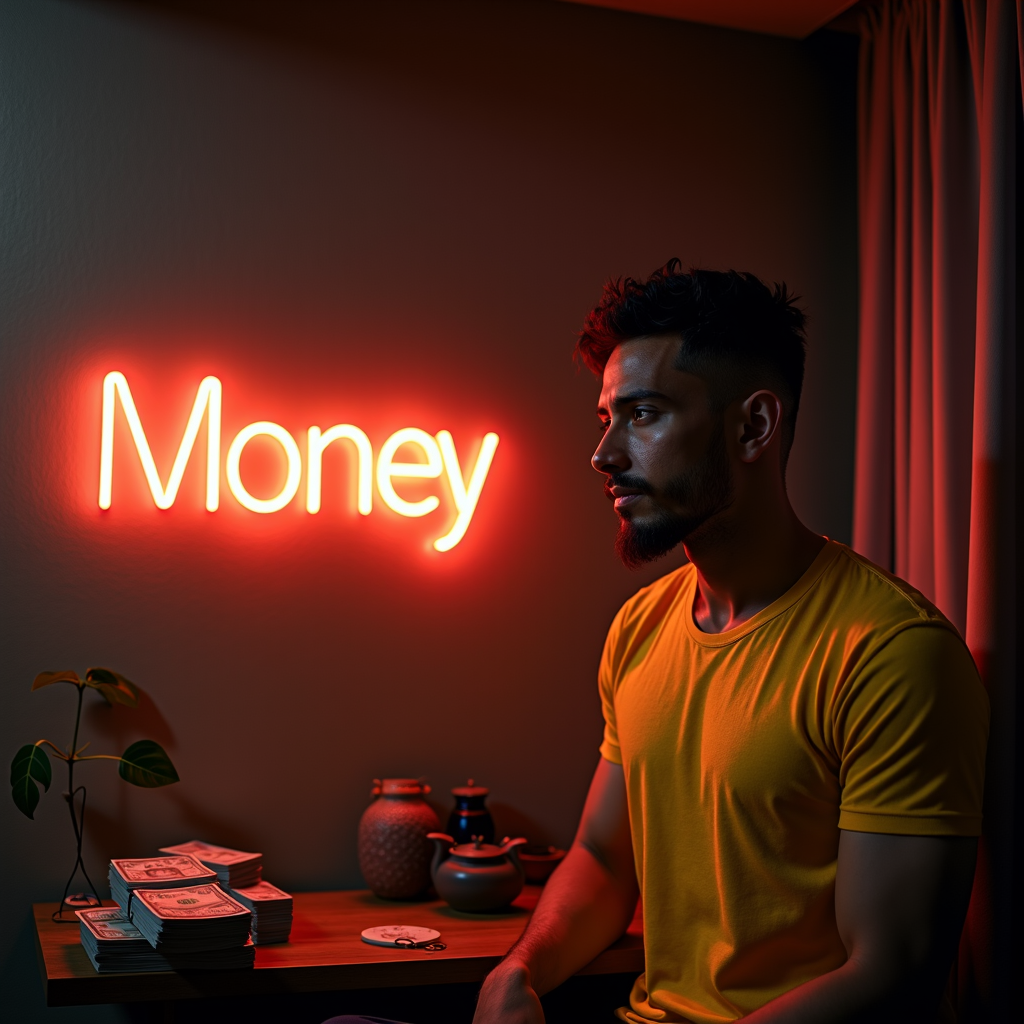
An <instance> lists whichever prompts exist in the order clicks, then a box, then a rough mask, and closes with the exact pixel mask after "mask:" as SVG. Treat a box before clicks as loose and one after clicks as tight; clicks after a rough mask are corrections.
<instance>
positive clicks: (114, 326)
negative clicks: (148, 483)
mask: <svg viewBox="0 0 1024 1024" xmlns="http://www.w3.org/2000/svg"><path fill="white" fill-rule="evenodd" d="M194 6H195V8H196V9H195V10H192V9H190V7H189V6H187V5H171V4H164V5H158V6H139V5H127V4H125V5H121V4H100V3H85V2H78V3H70V2H57V0H8V2H6V3H4V4H3V5H2V6H0V76H2V84H0V104H2V114H0V131H2V133H3V135H2V146H0V159H2V171H0V173H2V180H0V190H2V197H3V198H2V208H0V217H2V228H0V246H2V252H0V261H2V262H0V297H2V298H0V302H2V306H0V345H2V360H3V363H2V387H3V396H2V402H0V429H2V437H3V460H4V461H3V469H2V478H0V500H2V516H3V524H4V528H3V531H2V540H0V543H2V553H3V554H2V558H3V562H2V568H3V582H4V586H3V588H2V596H3V602H4V605H3V612H2V618H0V623H2V629H3V642H4V647H3V651H4V666H5V672H4V676H3V687H4V693H3V697H4V712H3V714H2V716H0V738H2V743H0V752H2V753H3V756H4V757H5V758H8V757H10V756H12V755H13V753H14V751H15V749H16V748H17V747H18V746H19V745H21V744H22V743H26V742H32V741H34V740H36V739H37V738H39V737H41V736H47V737H49V738H51V739H53V740H55V741H57V742H59V743H62V744H63V743H67V742H68V741H69V740H70V736H69V729H70V720H71V716H72V710H73V700H72V698H73V693H72V691H71V690H70V689H69V688H61V687H52V688H50V689H48V690H43V691H40V692H38V693H30V692H29V684H30V682H31V680H32V678H33V676H34V675H35V674H36V673H37V672H38V671H40V670H42V669H48V668H53V669H58V668H71V667H73V668H76V669H78V670H79V671H83V670H84V669H85V668H86V666H88V665H94V664H99V665H109V666H111V667H113V668H116V669H118V670H119V671H121V672H123V673H125V674H126V675H128V676H129V677H130V678H132V679H134V680H136V681H137V682H138V683H139V684H141V685H142V686H143V687H144V688H145V689H146V691H147V693H148V695H149V697H148V699H147V700H146V701H145V702H144V704H143V707H142V708H141V709H140V710H138V711H130V710H128V709H115V710H108V709H106V708H104V707H102V706H100V705H98V704H92V705H90V707H89V708H88V709H87V714H86V717H85V737H84V738H85V739H88V740H91V741H92V743H93V750H95V751H97V752H104V753H116V752H119V751H120V749H123V747H124V746H125V745H126V744H127V743H128V742H130V741H132V740H134V739H137V738H139V737H142V736H148V737H151V738H154V739H156V740H158V741H160V742H161V743H163V744H164V745H165V746H166V747H167V749H168V751H169V752H170V754H171V756H172V757H173V759H174V761H175V764H176V765H177V767H178V769H179V771H180V773H181V778H182V781H181V783H180V784H179V785H176V786H173V787H169V788H167V789H163V790H156V791H143V790H137V789H133V788H131V787H128V786H127V785H125V784H124V783H122V782H121V781H120V780H118V779H117V778H116V777H115V773H114V771H113V770H108V769H110V768H111V766H109V765H105V764H102V763H100V764H97V765H89V766H87V767H85V768H84V769H83V772H82V774H83V775H84V777H85V781H86V782H87V783H88V786H89V806H90V811H89V813H90V820H89V823H88V841H87V845H86V852H87V858H88V864H89V867H90V871H91V872H92V873H93V875H94V877H95V876H97V875H104V873H105V862H106V860H107V859H108V858H109V857H110V856H112V855H119V856H131V855H142V854H148V853H151V852H153V851H154V849H155V848H156V847H157V846H158V845H163V844H165V843H168V842H175V841H179V840H183V839H187V838H190V837H194V836H201V837H205V838H208V839H210V840H212V841H215V842H223V843H226V844H229V845H237V846H241V847H244V848H252V849H259V850H262V851H263V852H264V854H265V863H266V874H267V877H268V878H269V879H270V880H271V881H274V882H277V883H279V884H281V885H283V886H285V887H290V888H294V889H308V888H316V887H341V886H357V885H359V884H360V877H359V872H358V867H357V864H356V859H355V844H354V836H355V828H356V823H357V821H358V818H359V815H360V813H361V811H362V809H363V807H364V806H365V804H366V802H367V794H368V789H369V784H370V780H371V779H372V778H373V777H374V776H383V775H405V774H408V775H416V776H419V775H426V776H428V777H429V778H430V780H431V781H432V783H433V784H434V786H435V789H436V792H437V795H438V796H440V797H441V800H440V804H441V805H442V806H444V807H446V806H447V804H448V799H447V793H446V790H447V788H449V787H450V786H452V785H454V784H457V783H459V782H462V781H464V780H465V778H466V777H467V776H469V775H472V776H474V777H475V778H476V779H478V780H480V781H482V782H483V783H485V784H487V785H489V786H490V787H491V788H492V793H493V796H492V804H493V807H494V810H495V813H496V816H497V818H498V826H499V828H502V829H504V830H507V831H515V832H518V831H522V832H523V833H525V834H528V835H529V836H530V837H531V838H532V839H534V840H545V841H552V842H557V843H561V844H566V843H568V842H569V841H570V840H571V837H572V834H573V829H574V824H575V820H576V817H577V815H578V813H579V809H580V807H581V804H582V799H583V796H584V792H585V788H586V784H587V780H588V778H589V776H590V773H591V772H592V770H593V767H594V765H595V763H596V760H597V744H598V742H599V736H600V713H599V707H598V701H597V698H596V692H595V683H594V675H595V669H596V665H597V661H598V657H599V654H600V648H601V642H602V639H603V634H604V631H605V629H606V628H607V625H608V623H609V621H610V619H611V617H612V615H613V614H614V612H615V610H616V608H617V607H618V605H619V604H620V603H621V602H622V601H623V600H624V599H625V598H626V597H627V596H628V595H629V594H630V593H632V592H633V591H634V590H635V589H636V588H637V587H638V586H640V585H642V584H643V583H645V582H647V581H649V580H650V579H652V578H654V576H656V575H658V574H660V572H662V571H664V570H665V569H666V568H668V567H671V566H672V565H675V564H677V562H676V561H672V562H665V563H661V564H659V565H657V566H654V567H652V568H651V569H650V570H648V571H645V572H643V573H640V574H630V573H628V572H626V571H625V570H624V569H622V568H621V567H620V566H619V565H618V564H617V562H616V560H615V557H614V554H613V552H612V550H611V540H612V537H613V533H614V517H613V514H612V512H611V511H610V509H609V508H608V506H607V504H606V502H605V501H603V499H602V497H601V492H600V480H599V478H598V477H597V476H596V475H595V474H594V473H593V472H592V471H591V469H590V468H589V466H588V457H589V455H590V452H591V450H592V447H593V445H594V444H595V442H596V439H597V432H596V429H595V421H594V414H593V406H594V400H595V397H596V387H595V384H594V382H593V381H592V380H591V379H590V378H589V377H588V376H587V375H585V374H584V375H580V374H577V373H576V372H575V371H574V369H573V367H572V365H571V362H570V358H569V353H570V350H571V346H572V340H573V332H574V331H575V330H576V328H577V327H578V325H579V323H580V320H581V317H582V316H583V314H584V313H585V311H586V310H587V309H588V308H589V307H590V306H591V305H592V304H593V302H594V301H595V300H596V298H597V297H598V294H599V290H600V285H601V282H602V281H603V280H604V279H605V278H606V277H607V276H609V275H619V274H623V273H633V274H640V273H646V272H648V271H650V270H651V269H653V268H654V267H655V266H657V265H659V264H661V263H663V262H664V261H665V260H666V259H667V258H668V257H669V256H672V255H678V256H680V257H681V258H682V259H683V261H684V262H687V263H697V264H702V265H705V266H709V267H728V266H735V267H738V268H742V269H749V270H752V271H754V272H755V273H757V274H759V275H761V276H763V277H765V278H768V279H772V280H781V279H785V280H786V281H787V282H789V283H790V285H791V286H793V287H794V288H795V289H796V290H797V291H798V292H799V293H800V294H801V295H803V296H804V300H805V303H806V305H807V307H808V309H809V312H810V315H811V329H810V356H809V363H808V375H807V385H806V391H805V397H804V401H803V407H802V412H801V423H800V426H799V429H798V434H797V441H796V446H795V449H794V453H793V457H792V460H791V466H790V486H791V491H792V494H793V498H794V502H795V504H796V506H797V508H798V510H799V512H800V513H801V514H802V515H803V516H804V517H805V519H806V521H807V522H808V523H809V524H810V525H811V526H812V527H814V528H815V529H818V530H821V531H824V532H827V533H829V534H831V535H833V536H836V537H838V538H840V539H843V540H846V539H848V537H849V524H850V508H849V506H850V493H851V467H852V447H853V408H854V395H853V386H854V384H853V381H854V369H855V337H856V324H855V294H856V282H855V280H854V272H855V270H854V268H855V234H854V200H855V197H854V172H855V167H854V154H853V112H852V107H851V104H850V97H849V88H850V85H851V83H852V81H853V73H854V72H853V67H852V63H851V61H852V54H851V52H850V47H849V45H848V40H847V39H846V38H838V39H837V38H830V37H828V36H820V37H818V38H816V39H812V40H811V41H808V42H805V43H797V42H793V41H787V40H781V39H772V38H767V37H759V36H754V35H749V34H744V33H738V32H729V31H724V30H716V29H710V28H703V27H696V26H692V25H687V24H683V23H676V22H667V21H662V20H659V19H655V18H646V17H641V16H631V15H624V14H617V13H614V12H609V11H604V10H593V9H588V8H585V7H579V6H576V5H562V4H557V3H548V2H540V0H537V2H526V0H521V2H513V0H507V2H496V0H495V2H490V3H487V4H480V3H475V2H466V3H455V2H435V3H431V4H420V3H415V2H409V3H402V2H395V0H386V2H375V3H373V4H365V5H363V7H362V9H359V10H356V9H355V5H331V4H312V3H309V4H307V3H291V4H287V5H284V4H276V3H275V4H266V5H259V4H246V5H240V6H239V7H238V8H237V9H234V8H231V7H229V6H223V5H220V4H216V3H203V4H196V5H194ZM112 369H119V370H122V371H123V372H124V373H126V374H127V376H128V378H129V381H130V382H131V384H132V387H133V391H134V392H135V394H136V397H137V399H138V402H139V407H140V411H141V414H142V417H143V420H144V422H145V424H146V426H147V430H148V431H149V432H150V434H151V437H152V439H153V445H154V452H155V455H156V458H157V461H158V464H159V465H160V466H161V470H162V472H164V473H166V472H167V467H168V465H169V463H170V460H171V458H172V456H173V452H174V449H175V447H176V444H177V440H178V438H179V437H180V432H181V430H182V425H183V423H184V420H185V418H186V416H187V413H188V410H189V408H190V406H191V402H192V398H193V396H194V394H195V389H196V386H197V385H198V382H199V380H200V378H201V377H202V376H203V375H204V374H207V373H214V374H217V375H218V376H219V377H221V379H222V380H223V381H224V389H225V390H224V396H225V397H224V401H225V406H224V437H225V445H226V444H227V441H228V440H229V439H230V437H231V436H233V434H234V432H235V431H237V430H238V429H239V427H240V426H242V425H243V424H245V423H248V422H250V421H252V420H257V419H269V420H274V421H276V422H279V423H281V424H282V425H284V426H285V427H286V428H287V429H289V430H290V431H291V432H292V433H293V434H295V435H296V436H301V435H302V434H303V433H304V432H305V430H306V428H307V427H308V426H309V425H310V424H319V425H320V426H323V427H326V426H329V425H330V424H332V423H335V422H351V423H355V424H357V425H358V426H360V427H362V428H363V429H364V430H365V431H366V432H367V434H368V435H369V436H370V438H371V441H372V442H373V444H374V446H375V449H376V448H377V447H379V445H380V443H381V442H382V441H383V439H384V438H385V437H386V436H387V435H388V434H389V433H390V432H391V431H393V430H395V429H397V428H398V427H404V426H410V425H411V426H419V427H422V428H424V429H427V430H429V431H430V432H436V431H437V430H439V429H449V430H451V431H452V433H453V434H454V436H455V440H456V444H457V445H458V447H459V450H460V453H461V452H463V451H464V450H465V451H471V449H472V447H473V445H474V444H475V443H476V442H477V441H478V440H479V438H480V437H481V436H482V435H483V433H484V432H485V431H486V430H495V431H496V432H497V433H498V434H499V435H500V436H501V442H500V445H499V448H498V452H497V455H496V458H495V462H494V467H493V469H492V472H491V475H490V478H489V479H488V482H487V484H486V486H485V489H484V492H483V496H482V498H481V501H480V505H479V508H478V511H477V514H476V517H475V520H474V522H473V524H472V526H471V527H470V530H469V533H468V534H467V536H466V539H465V540H464V541H463V542H462V543H461V544H460V545H459V546H458V547H457V548H455V549H454V550H453V551H451V552H448V553H447V554H443V555H442V554H438V553H437V552H435V551H433V550H431V549H430V547H429V542H430V541H431V540H432V539H433V538H435V537H436V536H438V535H439V534H440V533H442V532H444V530H443V527H444V526H445V523H446V522H447V521H448V518H450V514H451V506H450V500H449V499H448V498H447V497H446V496H445V494H444V493H442V492H441V491H439V492H438V493H439V494H441V496H442V499H443V500H442V507H441V508H440V509H439V510H438V511H437V512H436V513H432V514H431V515H429V516H426V517H423V518H422V519H403V518H401V517H399V516H397V515H394V514H393V513H391V512H389V511H388V510H386V509H383V508H382V507H381V505H380V502H379V501H378V502H377V505H376V507H375V509H374V511H373V513H372V514H371V515H369V516H367V517H360V516H358V515H356V514H355V512H354V511H353V510H352V508H351V501H350V499H349V498H348V497H345V496H343V495H341V494H340V485H339V482H338V481H339V480H343V479H344V478H345V471H344V460H343V459H342V458H341V457H340V456H335V458H336V460H337V461H336V462H334V463H330V464H329V465H328V469H327V471H326V472H327V473H328V474H330V473H334V474H335V476H334V477H333V478H331V479H333V481H334V490H333V491H332V490H331V487H330V481H328V482H327V483H326V484H325V499H324V510H323V511H322V512H321V513H320V514H319V515H318V516H315V517H314V516H310V515H308V514H307V513H306V512H305V510H304V507H303V504H302V502H301V500H299V499H297V500H296V501H295V502H294V503H293V504H292V505H291V506H289V507H288V508H286V509H285V510H283V511H282V512H279V513H276V514H274V515H267V516H260V515H256V514H254V513H251V512H247V511H245V510H243V509H241V508H240V507H239V506H238V505H237V503H235V502H234V501H233V499H231V498H230V496H229V495H228V494H227V492H226V491H224V492H223V495H222V497H223V503H222V507H221V509H220V510H219V511H218V512H216V513H207V512H205V511H204V510H203V507H202V472H203V470H202V460H201V459H199V458H194V459H193V462H192V463H190V466H189V469H188V471H187V473H186V477H185V480H184V483H183V487H182V492H181V496H180V497H179V499H178V502H177V503H176V504H175V506H174V507H173V508H171V509H169V510H167V511H164V512H160V511H157V510H156V509H155V508H154V507H153V506H152V503H151V502H149V499H148V498H147V497H146V494H145V491H144V490H143V489H142V485H141V472H140V470H139V469H138V463H137V460H135V459H134V457H133V456H132V454H131V449H130V448H127V447H125V444H126V439H127V434H126V432H125V431H124V429H123V424H122V425H121V426H119V428H118V429H119V433H118V435H117V440H116V443H117V449H116V450H117V452H118V455H117V459H118V460H119V461H117V463H116V473H115V500H114V504H113V505H112V507H111V508H110V509H109V510H108V511H107V512H101V511H100V510H99V508H98V507H97V504H96V488H97V483H98V461H99V417H100V385H101V380H102V378H103V375H104V374H105V373H106V372H107V371H109V370H112ZM203 436H204V435H203ZM203 436H201V438H200V440H201V443H202V440H203ZM197 454H201V452H197ZM257 456H258V452H257V453H256V456H254V459H255V458H256V457H257ZM257 461H258V459H257ZM264 468H265V470H266V472H267V473H269V474H270V477H273V476H274V474H275V473H277V472H279V467H277V466H276V464H274V462H273V459H269V462H268V465H267V467H264ZM250 471H251V472H253V473H257V472H259V468H258V467H257V466H255V463H253V465H252V466H250ZM118 482H120V483H118ZM270 482H271V484H272V483H273V480H271V481H270ZM422 486H423V485H422V484H417V485H415V486H414V487H413V489H414V490H415V487H421V488H422ZM409 493H412V492H411V491H410V492H409ZM62 782H63V780H60V779H58V781H56V782H55V785H54V787H53V789H51V792H50V793H49V794H47V795H46V796H45V797H44V798H43V801H42V803H41V805H40V809H39V810H38V811H37V813H36V820H35V821H32V822H29V821H28V820H26V819H25V818H24V817H22V816H21V815H20V814H19V813H18V812H17V810H16V809H15V807H14V806H13V804H12V803H11V802H10V800H9V799H8V798H6V797H5V798H4V799H3V800H2V801H0V807H2V810H0V816H2V821H3V835H4V842H3V844H2V854H0V855H2V858H3V860H2V864H0V870H2V873H3V877H4V878H5V879H6V882H7V886H8V890H9V893H10V896H11V898H10V899H9V900H8V904H7V910H8V912H7V913H6V914H5V915H4V917H3V923H2V929H0V956H2V959H3V961H4V964H5V968H4V970H5V972H6V973H5V974H4V977H3V981H2V982H0V984H2V986H3V991H4V993H5V999H7V1000H8V1001H10V1000H13V1003H12V1004H11V1005H13V1006H15V1007H16V1009H17V1019H18V1020H19V1021H28V1020H35V1019H39V1020H42V1019H45V1020H57V1019H64V1018H68V1019H74V1020H76V1021H78V1020H93V1019H95V1020H105V1021H106V1020H114V1019H117V1016H116V1011H114V1010H113V1009H102V1008H100V1009H96V1010H80V1011H58V1010H53V1011H45V1010H43V1009H42V1003H41V1000H40V997H39V995H38V988H39V986H38V984H37V982H36V981H35V978H34V973H35V966H34V962H33V954H32V943H31V937H30V936H31V932H30V927H29V916H28V903H29V902H30V901H33V900H42V899H55V898H57V897H58V896H59V894H60V889H61V886H62V884H63V881H64V876H65V874H66V871H67V870H68V869H69V867H70V859H71V858H70V853H71V850H72V844H71V839H72V836H71V830H70V826H69V824H68V822H67V820H66V812H65V809H64V806H63V803H62V801H61V800H60V796H59V790H60V789H61V787H62Z"/></svg>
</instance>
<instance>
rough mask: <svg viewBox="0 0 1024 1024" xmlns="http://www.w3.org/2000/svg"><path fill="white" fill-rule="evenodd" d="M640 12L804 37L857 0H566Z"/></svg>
mask: <svg viewBox="0 0 1024 1024" xmlns="http://www.w3.org/2000/svg"><path fill="white" fill-rule="evenodd" d="M567 2H568V3H578V4H579V3H581V4H587V5H588V6H590V7H611V8H614V9H615V10H619V11H633V12H635V13H637V14H656V15H659V16H660V17H662V18H679V19H681V20H683V21H698V22H702V23H703V24H705V25H719V26H721V27H722V28H739V29H745V30H746V31H748V32H765V33H767V34H769V35H773V36H790V37H791V38H793V39H803V38H804V37H805V36H808V35H810V34H811V33H812V32H813V31H814V30H815V29H819V28H821V27H822V25H826V24H828V22H830V21H831V20H832V19H833V18H835V17H836V16H837V15H839V14H842V12H843V11H845V10H846V9H847V8H849V7H852V6H853V5H854V3H855V2H856V0H567Z"/></svg>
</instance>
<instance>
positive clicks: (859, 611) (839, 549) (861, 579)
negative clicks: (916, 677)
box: [812, 541, 957, 635]
mask: <svg viewBox="0 0 1024 1024" xmlns="http://www.w3.org/2000/svg"><path fill="white" fill-rule="evenodd" d="M829 543H830V544H831V545H833V546H834V548H835V549H836V550H835V557H834V558H833V559H832V560H831V562H830V563H829V566H828V568H827V569H826V571H825V572H824V573H823V574H822V578H821V580H820V581H819V584H818V587H817V588H815V589H816V590H817V591H818V593H817V595H815V597H816V598H817V600H818V601H821V602H824V603H827V604H829V605H831V606H832V608H833V609H834V613H835V614H836V615H838V616H840V617H842V618H845V619H848V620H849V621H850V622H851V623H854V622H856V623H859V624H861V625H862V626H863V627H867V628H870V629H871V630H872V631H873V632H875V633H876V634H878V635H884V634H890V633H894V632H899V631H900V630H902V629H905V628H907V627H911V626H934V627H938V628H940V629H947V630H951V631H952V632H954V633H956V632H957V630H956V627H954V626H953V624H952V623H951V622H950V621H949V619H947V618H946V616H945V615H943V614H942V612H940V611H939V609H938V608H936V607H935V605H934V604H932V602H931V601H929V600H928V598H927V597H925V596H924V594H922V593H921V591H919V590H918V589H917V588H916V587H913V586H911V584H909V583H908V582H907V581H906V580H904V579H901V578H900V577H899V576H896V575H894V574H893V573H891V572H889V571H887V570H886V569H883V568H882V567H881V566H879V565H876V564H875V563H874V562H872V561H870V560H869V559H867V558H865V557H864V556H863V555H860V554H858V553H857V552H856V551H854V550H853V549H852V548H849V547H847V546H846V545H845V544H841V543H839V542H838V541H830V542H829ZM813 599H814V598H813V597H812V600H813Z"/></svg>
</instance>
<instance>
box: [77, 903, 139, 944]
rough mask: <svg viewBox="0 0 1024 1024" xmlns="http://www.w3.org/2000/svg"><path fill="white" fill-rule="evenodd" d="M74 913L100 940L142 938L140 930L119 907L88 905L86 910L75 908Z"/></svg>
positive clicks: (123, 940)
mask: <svg viewBox="0 0 1024 1024" xmlns="http://www.w3.org/2000/svg"><path fill="white" fill-rule="evenodd" d="M75 914H76V915H77V917H78V920H79V921H81V922H82V924H84V925H85V927H86V928H88V929H89V931H91V932H92V934H93V935H94V936H95V937H96V938H97V939H98V940H100V941H101V942H138V941H139V940H140V939H142V932H140V931H139V929H138V928H136V927H135V925H133V924H132V923H131V921H129V920H128V918H127V917H125V913H124V911H123V910H122V909H121V908H120V907H90V908H89V909H88V910H76V911H75ZM143 941H145V940H143Z"/></svg>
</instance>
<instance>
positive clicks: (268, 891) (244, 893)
mask: <svg viewBox="0 0 1024 1024" xmlns="http://www.w3.org/2000/svg"><path fill="white" fill-rule="evenodd" d="M231 892H232V894H233V895H237V896H240V897H242V898H243V899H246V900H253V901H257V900H260V901H262V900H287V901H288V902H289V903H291V901H292V897H291V894H290V893H287V892H285V891H284V890H283V889H278V887H277V886H276V885H271V884H270V883H269V882H263V881H260V882H258V883H257V884H256V885H246V886H240V885H233V886H232V887H231Z"/></svg>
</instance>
